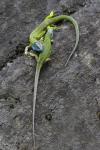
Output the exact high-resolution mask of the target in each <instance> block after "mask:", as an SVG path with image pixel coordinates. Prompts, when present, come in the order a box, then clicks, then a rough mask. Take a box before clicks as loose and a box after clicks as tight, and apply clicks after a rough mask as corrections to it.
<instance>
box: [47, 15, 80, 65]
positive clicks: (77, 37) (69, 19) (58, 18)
mask: <svg viewBox="0 0 100 150" xmlns="http://www.w3.org/2000/svg"><path fill="white" fill-rule="evenodd" d="M61 20H65V21H69V22H71V23H72V24H73V25H74V27H75V32H76V43H75V46H74V48H73V50H72V52H71V54H70V55H69V57H68V59H67V62H66V63H65V66H67V65H68V62H69V60H70V58H71V57H72V55H73V54H74V52H75V50H76V48H77V45H78V43H79V27H78V23H77V21H76V20H75V19H74V18H73V17H71V16H67V15H60V16H57V17H54V18H50V19H49V21H48V23H49V24H50V23H51V24H52V23H56V22H59V21H61Z"/></svg>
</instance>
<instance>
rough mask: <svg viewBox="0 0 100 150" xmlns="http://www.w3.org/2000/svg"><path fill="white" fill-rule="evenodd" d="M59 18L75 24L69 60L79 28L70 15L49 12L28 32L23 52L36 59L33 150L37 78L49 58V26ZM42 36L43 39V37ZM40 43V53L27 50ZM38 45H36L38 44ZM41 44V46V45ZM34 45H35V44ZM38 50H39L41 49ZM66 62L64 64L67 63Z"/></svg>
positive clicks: (77, 40) (50, 31)
mask: <svg viewBox="0 0 100 150" xmlns="http://www.w3.org/2000/svg"><path fill="white" fill-rule="evenodd" d="M61 20H68V21H70V22H72V23H73V24H74V26H75V30H76V43H75V46H74V48H73V50H72V52H71V54H70V56H69V58H68V60H67V63H68V61H69V60H70V58H71V56H72V55H73V53H74V51H75V50H76V47H77V45H78V42H79V28H78V24H77V22H76V21H75V20H74V19H73V18H72V17H70V16H66V15H61V16H56V17H54V13H53V12H51V13H50V15H49V16H47V17H46V18H45V20H44V21H43V22H42V23H41V24H40V25H39V26H38V27H37V28H36V29H35V30H34V31H33V32H32V33H31V34H30V40H29V41H30V45H29V46H27V47H26V48H25V54H26V55H28V54H29V55H31V56H35V58H36V61H37V66H36V73H35V81H34V95H33V140H34V141H33V142H34V150H35V136H34V117H35V105H36V95H37V86H38V79H39V74H40V70H41V68H42V66H43V64H44V63H45V62H47V61H48V60H49V59H50V55H51V52H52V51H51V50H52V49H51V43H52V32H53V30H54V29H56V27H53V28H52V27H51V28H50V27H49V26H51V25H52V24H54V23H56V22H59V21H61ZM43 38H44V39H43ZM37 42H39V43H38V44H39V45H40V49H41V48H42V49H41V50H42V52H41V53H40V54H37V53H33V52H29V51H28V48H29V47H32V46H33V45H34V44H37ZM39 45H38V46H39ZM41 45H42V46H41ZM35 46H36V45H35ZM41 50H40V51H41ZM67 63H66V65H67Z"/></svg>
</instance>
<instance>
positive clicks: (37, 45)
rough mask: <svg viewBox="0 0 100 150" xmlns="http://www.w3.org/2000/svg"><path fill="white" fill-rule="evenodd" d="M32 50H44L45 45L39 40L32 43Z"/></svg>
mask: <svg viewBox="0 0 100 150" xmlns="http://www.w3.org/2000/svg"><path fill="white" fill-rule="evenodd" d="M32 50H33V51H35V52H42V51H43V45H42V44H41V43H40V42H39V41H37V42H35V43H34V44H33V45H32Z"/></svg>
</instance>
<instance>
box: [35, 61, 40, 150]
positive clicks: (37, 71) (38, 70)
mask: <svg viewBox="0 0 100 150" xmlns="http://www.w3.org/2000/svg"><path fill="white" fill-rule="evenodd" d="M40 70H41V66H40V65H39V64H38V63H37V66H36V73H35V81H34V95H33V150H35V130H34V123H35V106H36V97H37V87H38V80H39V74H40Z"/></svg>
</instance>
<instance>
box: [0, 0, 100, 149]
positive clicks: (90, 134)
mask: <svg viewBox="0 0 100 150" xmlns="http://www.w3.org/2000/svg"><path fill="white" fill-rule="evenodd" d="M52 9H55V10H56V11H57V12H58V13H59V14H60V13H64V14H72V16H73V17H74V18H75V19H76V20H77V21H78V24H79V27H80V42H79V46H78V49H77V51H76V53H75V55H74V56H73V58H72V59H71V60H70V63H69V65H68V66H67V67H64V64H65V62H66V60H67V58H68V56H69V54H70V52H71V50H72V48H73V46H74V43H75V32H74V29H73V26H71V25H70V24H64V26H63V29H62V30H61V31H57V32H55V34H54V41H55V42H54V46H53V50H54V51H53V55H52V61H51V62H50V63H48V64H46V65H45V66H44V69H43V70H42V71H41V76H40V80H39V87H38V96H37V105H36V116H35V133H36V147H37V150H99V149H100V120H99V119H100V118H99V116H98V115H97V111H99V110H100V109H99V108H100V1H99V0H79V1H78V0H76V1H75V0H51V1H49V0H47V1H44V0H37V1H35V0H28V1H27V0H13V1H10V0H1V1H0V27H1V30H0V150H31V149H32V94H33V83H34V74H35V61H34V59H31V58H28V57H26V56H24V55H23V52H24V48H25V46H26V45H27V43H28V36H29V33H30V32H31V31H32V29H33V28H34V27H35V26H36V25H37V24H39V23H40V22H41V21H42V19H43V18H44V17H45V15H47V14H48V12H49V11H50V10H52ZM98 114H99V113H98Z"/></svg>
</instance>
